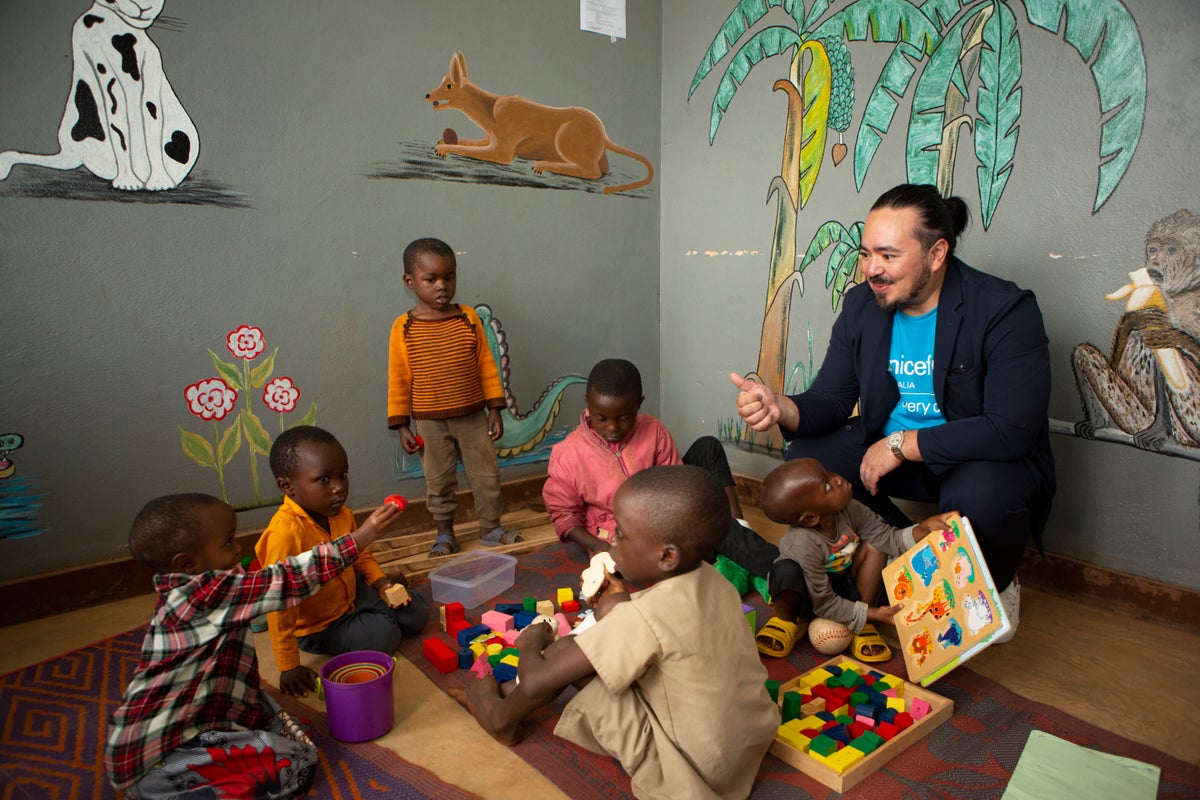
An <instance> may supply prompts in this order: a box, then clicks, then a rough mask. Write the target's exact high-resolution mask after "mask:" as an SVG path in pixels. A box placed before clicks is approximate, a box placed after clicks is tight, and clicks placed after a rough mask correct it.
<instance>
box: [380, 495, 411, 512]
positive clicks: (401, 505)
mask: <svg viewBox="0 0 1200 800" xmlns="http://www.w3.org/2000/svg"><path fill="white" fill-rule="evenodd" d="M383 502H385V503H391V504H392V505H394V506H395V507H396V508H398V509H399V510H401V511H403V510H404V509H405V507H406V506H407V505H408V501H407V500H405V499H404V496H403V495H399V494H389V495H388V496H387V497H385V498H383Z"/></svg>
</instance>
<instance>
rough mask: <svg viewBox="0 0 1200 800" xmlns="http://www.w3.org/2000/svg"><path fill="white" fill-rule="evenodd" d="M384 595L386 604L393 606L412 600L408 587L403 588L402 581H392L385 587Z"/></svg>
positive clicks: (405, 603)
mask: <svg viewBox="0 0 1200 800" xmlns="http://www.w3.org/2000/svg"><path fill="white" fill-rule="evenodd" d="M384 595H385V596H386V597H387V601H388V604H389V605H391V606H392V607H393V608H394V607H396V606H403V605H408V601H409V600H412V595H410V594H409V593H408V589H406V588H404V584H402V583H393V584H392V585H391V586H389V587H388V588H387V590H386V591H385V592H384Z"/></svg>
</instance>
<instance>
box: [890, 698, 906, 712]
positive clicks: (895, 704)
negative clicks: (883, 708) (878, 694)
mask: <svg viewBox="0 0 1200 800" xmlns="http://www.w3.org/2000/svg"><path fill="white" fill-rule="evenodd" d="M887 707H888V708H894V709H896V710H897V711H903V710H904V698H903V697H889V698H888V699H887Z"/></svg>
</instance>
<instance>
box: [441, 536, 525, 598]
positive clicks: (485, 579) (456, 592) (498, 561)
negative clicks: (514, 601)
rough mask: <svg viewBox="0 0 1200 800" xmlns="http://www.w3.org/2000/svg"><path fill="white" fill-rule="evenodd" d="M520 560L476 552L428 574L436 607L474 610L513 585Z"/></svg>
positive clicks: (507, 556) (504, 554)
mask: <svg viewBox="0 0 1200 800" xmlns="http://www.w3.org/2000/svg"><path fill="white" fill-rule="evenodd" d="M516 571H517V559H516V558H514V557H513V556H510V555H508V554H506V553H489V552H486V551H482V550H476V551H475V552H473V553H466V554H465V555H461V556H459V557H458V558H456V559H454V560H453V561H451V562H450V563H449V564H446V565H445V566H441V567H438V568H437V569H435V570H433V571H432V572H430V573H429V582H430V583H431V584H432V585H433V601H434V602H435V603H462V604H463V606H464V607H466V608H474V607H475V606H477V605H480V604H481V603H484V602H487V601H488V600H490V599H492V598H493V597H495V596H496V595H498V594H500V593H501V592H503V591H504V590H505V589H507V588H509V587H510V586H512V585H513V576H514V575H515V574H516Z"/></svg>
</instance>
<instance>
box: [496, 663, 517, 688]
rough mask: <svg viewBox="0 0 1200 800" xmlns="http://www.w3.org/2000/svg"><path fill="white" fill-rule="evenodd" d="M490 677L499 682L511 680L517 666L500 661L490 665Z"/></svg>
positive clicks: (515, 673) (515, 674) (514, 675)
mask: <svg viewBox="0 0 1200 800" xmlns="http://www.w3.org/2000/svg"><path fill="white" fill-rule="evenodd" d="M492 677H493V678H495V679H496V680H498V681H499V682H500V683H504V682H505V681H511V680H512V679H514V678H516V677H517V668H516V667H514V666H512V665H511V664H505V663H503V662H501V663H499V664H497V665H496V666H494V667H492Z"/></svg>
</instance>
